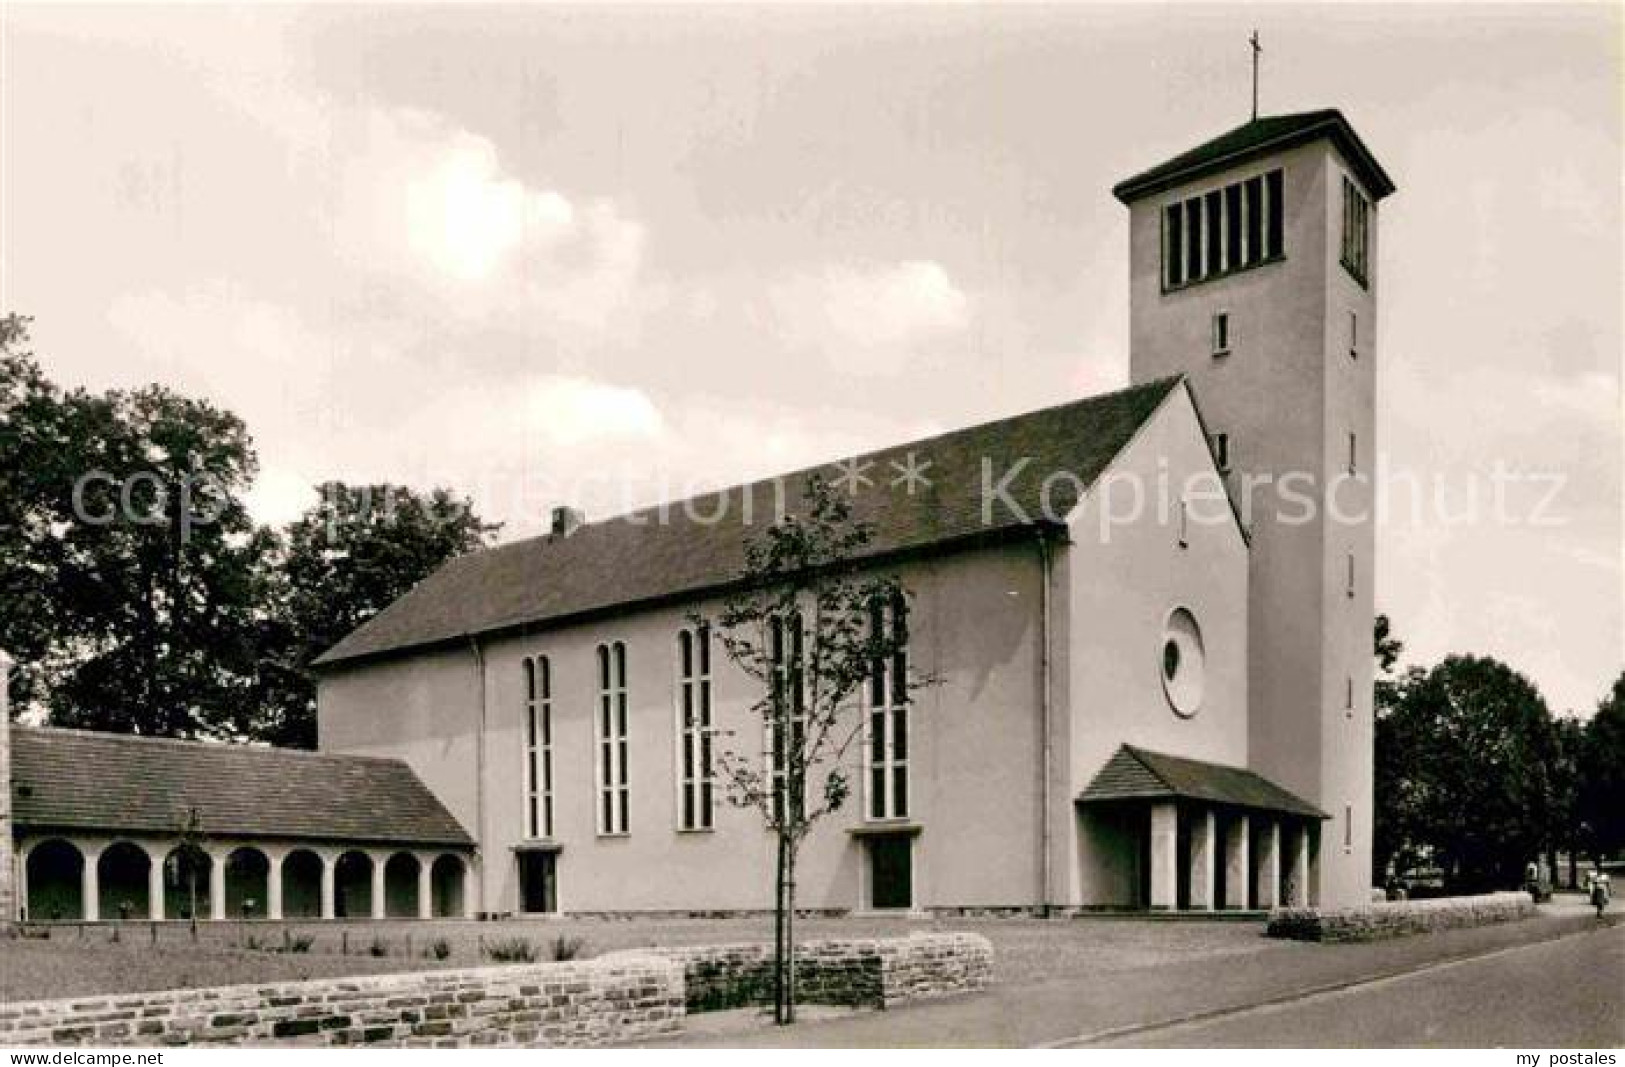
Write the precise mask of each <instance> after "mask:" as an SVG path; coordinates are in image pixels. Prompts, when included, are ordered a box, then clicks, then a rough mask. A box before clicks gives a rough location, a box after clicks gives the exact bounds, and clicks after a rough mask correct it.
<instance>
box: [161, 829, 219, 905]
mask: <svg viewBox="0 0 1625 1067" xmlns="http://www.w3.org/2000/svg"><path fill="white" fill-rule="evenodd" d="M213 867H214V860H213V859H211V858H210V857H209V854H208V853H207V852H205V851H203V849H202V848H199V847H191V848H188V847H186V846H184V845H182V846H180V847H177V848H174V849H171V850H170V853H169V855H167V856H165V857H164V915H165V916H166V917H168V918H171V919H193V918H197V919H207V918H209V872H210V871H211V870H212V869H213Z"/></svg>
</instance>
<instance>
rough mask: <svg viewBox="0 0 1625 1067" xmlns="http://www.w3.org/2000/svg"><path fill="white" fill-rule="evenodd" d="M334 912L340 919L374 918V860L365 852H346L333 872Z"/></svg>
mask: <svg viewBox="0 0 1625 1067" xmlns="http://www.w3.org/2000/svg"><path fill="white" fill-rule="evenodd" d="M333 911H334V914H336V915H337V916H338V917H339V918H340V919H366V918H370V917H371V916H372V860H371V858H369V857H368V856H367V854H366V853H365V852H346V853H345V854H344V855H342V856H340V857H339V862H338V866H337V867H336V868H335V869H334V871H333Z"/></svg>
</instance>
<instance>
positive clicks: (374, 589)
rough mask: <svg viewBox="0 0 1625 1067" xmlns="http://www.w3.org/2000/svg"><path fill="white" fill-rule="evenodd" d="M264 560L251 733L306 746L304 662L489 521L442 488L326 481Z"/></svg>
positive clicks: (462, 546) (312, 686)
mask: <svg viewBox="0 0 1625 1067" xmlns="http://www.w3.org/2000/svg"><path fill="white" fill-rule="evenodd" d="M319 494H320V499H319V502H318V503H317V504H316V505H315V506H313V507H311V508H310V509H309V510H307V511H306V512H305V513H304V514H303V515H302V516H300V517H299V518H298V519H296V520H295V521H293V522H292V523H290V524H289V525H288V526H287V527H286V528H285V529H283V530H282V531H281V532H280V534H279V535H278V536H277V538H276V539H275V545H274V547H273V549H272V551H271V552H270V553H269V554H268V557H267V567H266V577H265V588H264V600H263V605H264V606H263V617H262V620H261V624H260V632H259V664H258V679H257V684H256V690H255V697H256V699H255V702H254V707H255V716H256V721H255V723H254V728H253V734H254V736H256V737H258V738H260V739H261V740H265V741H270V742H273V743H275V744H279V745H289V746H294V747H300V748H314V747H315V744H316V679H315V675H314V673H313V672H312V670H311V663H312V661H314V660H315V659H316V658H317V657H318V656H320V655H321V654H322V653H323V652H325V651H327V650H328V649H329V648H332V647H333V645H335V644H337V643H338V641H339V640H340V639H341V638H343V637H344V636H345V635H346V634H348V633H349V632H350V631H352V630H354V629H355V628H356V627H358V626H360V625H361V624H362V623H364V622H366V621H367V620H368V619H370V618H372V617H373V616H374V615H376V614H377V613H378V612H380V611H382V610H383V609H384V608H385V607H387V606H388V605H389V604H390V602H391V601H393V600H395V599H396V598H397V597H400V596H402V595H404V594H405V593H407V592H408V591H409V590H411V588H412V587H413V586H415V585H417V583H418V582H420V581H422V580H423V579H424V578H426V577H428V575H429V574H430V573H432V572H433V571H434V570H436V569H437V568H439V567H440V565H441V564H443V563H445V562H446V561H447V560H449V559H451V558H452V557H453V556H458V555H462V554H463V553H465V552H471V551H473V550H474V549H477V548H480V547H481V546H483V545H485V544H486V543H487V542H488V540H489V538H490V537H491V535H492V534H493V533H495V531H496V530H497V527H496V526H494V525H491V524H489V523H486V522H483V521H482V520H481V519H480V518H479V516H477V515H476V514H475V513H474V511H473V507H472V505H471V503H470V502H469V501H468V500H467V499H461V498H458V497H456V496H454V495H453V494H452V493H451V492H450V491H448V490H445V489H435V490H433V491H431V492H428V493H417V492H414V491H412V490H411V489H407V488H404V487H402V486H395V485H365V486H351V485H346V484H344V483H343V482H329V483H327V484H325V485H323V486H321V487H320V489H319Z"/></svg>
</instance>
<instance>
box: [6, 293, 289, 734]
mask: <svg viewBox="0 0 1625 1067" xmlns="http://www.w3.org/2000/svg"><path fill="white" fill-rule="evenodd" d="M27 337H28V334H27V322H26V320H21V319H18V318H15V317H13V318H10V319H7V320H6V324H5V327H4V346H3V347H4V349H5V358H4V365H3V366H4V375H5V381H4V384H3V385H0V390H3V394H4V397H5V399H4V404H5V410H4V417H5V429H6V432H5V435H4V436H5V440H4V443H3V444H0V451H3V452H4V453H5V457H4V458H5V470H6V472H7V473H6V477H7V484H6V486H5V489H6V490H7V491H6V492H5V494H4V495H5V497H6V498H7V503H6V505H5V506H6V508H7V511H8V514H7V515H6V519H7V522H6V523H5V527H6V529H7V533H6V534H5V535H3V536H4V541H3V543H0V552H3V553H4V555H3V557H0V570H3V572H4V575H5V577H4V578H3V579H0V582H3V585H4V587H5V590H6V594H7V595H6V596H5V598H4V602H3V604H0V617H3V621H0V634H3V637H0V639H3V640H6V641H8V642H9V643H10V644H11V645H12V647H13V648H15V649H17V650H18V652H19V653H20V656H19V658H23V659H24V660H25V664H26V667H25V682H24V686H23V688H22V693H21V696H22V699H23V700H24V701H25V702H37V701H39V700H41V699H43V700H45V701H46V702H47V703H48V705H49V709H50V715H51V719H52V721H55V722H58V723H61V724H64V725H72V726H88V727H95V728H97V729H106V730H114V731H119V732H129V733H147V734H160V735H183V736H198V735H205V736H206V735H234V734H237V733H240V732H241V721H240V719H241V715H242V712H243V709H244V707H245V700H244V697H245V696H246V695H247V691H248V685H247V682H248V679H249V678H250V677H251V675H252V670H253V657H252V640H251V635H252V618H253V608H254V603H255V571H256V566H257V561H258V560H259V558H260V556H261V554H262V552H263V549H264V545H265V537H264V535H263V533H261V532H260V531H258V530H256V528H255V527H254V524H253V523H252V521H251V520H250V519H249V516H248V513H247V510H246V508H245V507H244V506H243V503H242V495H243V493H244V492H245V491H246V490H247V488H248V486H249V485H250V484H251V482H252V480H253V477H254V475H255V473H256V469H257V464H256V459H255V455H254V449H253V444H252V441H251V440H250V438H249V436H248V431H247V428H246V427H245V426H244V425H243V423H242V421H241V420H239V419H238V418H237V417H236V416H234V415H232V414H231V413H229V412H226V411H223V410H221V409H219V408H216V407H214V406H213V405H211V404H208V403H207V402H204V401H200V400H195V399H191V398H187V397H183V396H180V395H178V394H175V393H173V392H170V391H169V390H167V389H164V388H162V387H160V386H148V387H146V388H143V389H138V390H133V391H111V392H108V393H105V394H101V395H93V394H90V393H87V392H85V391H83V390H71V391H64V390H61V389H59V388H57V387H56V386H54V385H52V384H51V383H50V382H49V381H48V380H47V379H46V378H45V376H44V373H43V372H42V371H41V370H40V368H39V365H38V363H37V362H35V360H34V358H33V356H32V355H31V354H29V353H28V352H27V350H26V344H27ZM13 522H15V524H16V525H15V526H14V525H13ZM42 590H44V592H43V593H42ZM14 593H15V595H13V594H14Z"/></svg>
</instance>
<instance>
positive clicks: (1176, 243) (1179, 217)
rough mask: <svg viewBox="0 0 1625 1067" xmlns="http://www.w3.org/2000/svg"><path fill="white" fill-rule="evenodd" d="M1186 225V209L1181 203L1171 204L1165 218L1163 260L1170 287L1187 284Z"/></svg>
mask: <svg viewBox="0 0 1625 1067" xmlns="http://www.w3.org/2000/svg"><path fill="white" fill-rule="evenodd" d="M1184 233H1185V227H1184V211H1183V209H1182V208H1181V206H1180V205H1179V204H1174V205H1173V206H1171V207H1170V208H1169V209H1168V211H1167V213H1166V214H1165V216H1164V219H1163V257H1162V258H1163V261H1164V265H1165V266H1166V268H1167V269H1166V273H1167V276H1168V287H1169V288H1170V289H1172V288H1174V287H1175V286H1179V285H1184V284H1185V256H1184V249H1185V238H1184Z"/></svg>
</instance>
